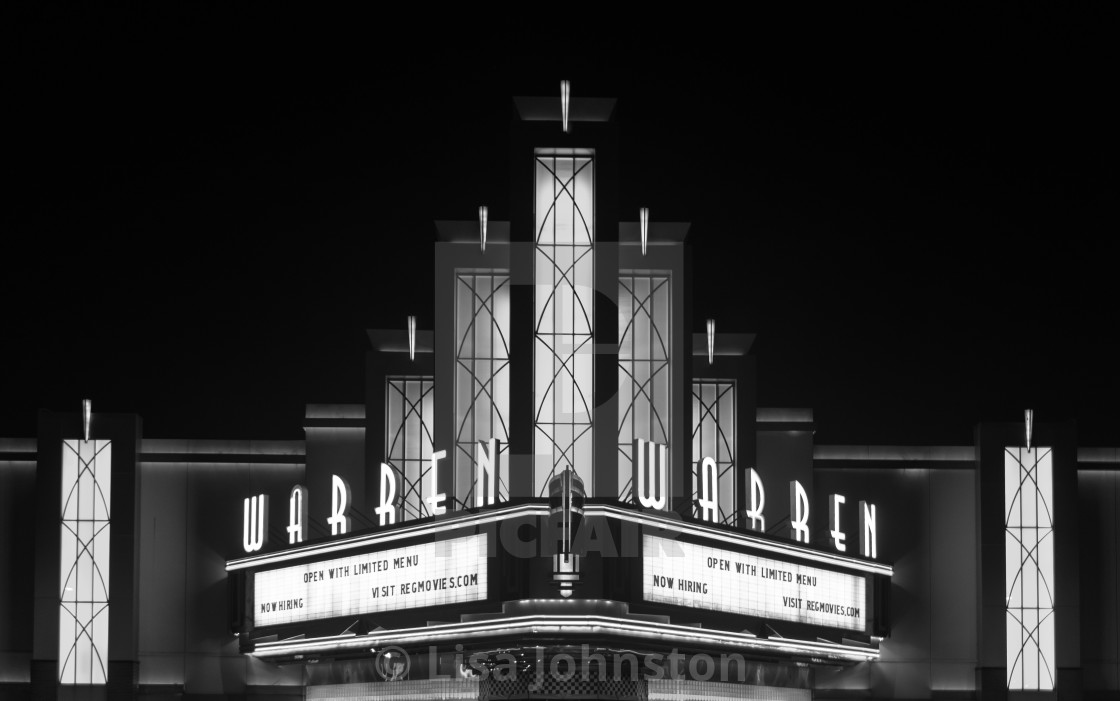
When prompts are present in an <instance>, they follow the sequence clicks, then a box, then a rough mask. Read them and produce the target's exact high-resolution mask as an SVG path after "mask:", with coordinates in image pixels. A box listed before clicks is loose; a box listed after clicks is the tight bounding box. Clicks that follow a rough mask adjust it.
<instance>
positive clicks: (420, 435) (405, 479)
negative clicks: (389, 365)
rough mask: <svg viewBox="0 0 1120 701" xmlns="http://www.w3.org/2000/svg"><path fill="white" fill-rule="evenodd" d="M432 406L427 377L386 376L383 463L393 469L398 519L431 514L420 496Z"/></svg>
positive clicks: (426, 481) (427, 465)
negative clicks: (395, 481) (394, 472)
mask: <svg viewBox="0 0 1120 701" xmlns="http://www.w3.org/2000/svg"><path fill="white" fill-rule="evenodd" d="M434 408H435V382H434V381H433V379H432V378H431V377H430V376H416V377H389V378H386V380H385V445H387V446H388V447H389V449H388V451H387V453H388V454H387V457H386V459H385V463H386V464H387V465H389V466H390V467H392V468H393V469H394V470H395V471H396V472H397V479H398V484H400V497H399V499H400V521H408V520H410V519H416V518H424V517H425V516H430V515H431V514H430V513H429V512H428V503H427V502H426V501H424V498H423V497H424V494H425V492H424V490H425V489H428V490H430V489H431V477H430V475H429V474H428V472H429V470H430V469H431V459H432V418H433V412H434ZM442 487H443V486H442V485H440V488H441V489H442ZM400 521H398V523H399V522H400Z"/></svg>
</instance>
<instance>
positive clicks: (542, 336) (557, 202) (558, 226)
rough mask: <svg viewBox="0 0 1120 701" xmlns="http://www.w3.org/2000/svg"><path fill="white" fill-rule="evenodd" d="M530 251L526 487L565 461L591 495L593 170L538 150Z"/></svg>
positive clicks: (540, 484) (541, 488)
mask: <svg viewBox="0 0 1120 701" xmlns="http://www.w3.org/2000/svg"><path fill="white" fill-rule="evenodd" d="M535 177H536V216H535V221H536V249H535V253H534V261H533V266H534V273H533V274H534V278H535V284H536V289H535V294H534V311H535V319H536V323H535V329H534V331H535V333H534V343H533V368H534V370H533V372H534V381H533V398H534V399H533V403H534V407H535V411H534V417H533V423H534V426H535V428H534V435H533V444H534V450H533V452H534V461H533V462H534V468H533V472H534V474H533V481H534V487H533V488H534V491H535V493H536V494H537V496H542V497H546V496H548V484H549V480H551V479H552V477H553V476H554V475H556V474H559V473H561V472H563V470H564V468H565V466H568V465H570V466H571V467H572V469H573V470H575V471H576V473H577V474H578V475H579V476H580V478H581V479H582V480H583V483H584V484H585V485H586V486H587V496H589V497H590V496H594V494H593V491H594V485H595V479H594V463H593V458H592V456H593V449H592V445H593V444H592V432H591V419H592V407H593V406H594V401H593V398H592V387H593V383H594V372H595V356H594V347H593V343H592V332H593V328H594V313H593V310H594V308H593V301H594V272H595V269H594V264H595V258H594V246H593V244H594V241H595V235H594V226H595V225H594V217H595V208H594V203H595V198H594V186H595V183H594V167H593V161H592V159H591V157H590V156H583V155H559V154H548V155H545V154H540V153H539V154H538V155H537V158H536V176H535Z"/></svg>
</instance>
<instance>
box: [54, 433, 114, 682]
mask: <svg viewBox="0 0 1120 701" xmlns="http://www.w3.org/2000/svg"><path fill="white" fill-rule="evenodd" d="M112 453H113V451H112V441H106V440H93V441H86V440H66V441H63V442H62V504H61V506H62V511H61V514H62V519H61V520H62V524H61V529H60V530H61V535H62V547H61V552H60V558H59V564H60V565H61V567H60V574H61V577H60V584H59V603H58V608H59V610H58V681H59V683H61V684H104V683H105V682H106V680H107V679H108V667H109V591H110V590H109V585H110V581H109V516H110V507H111V503H110V492H111V487H112V464H113V457H112Z"/></svg>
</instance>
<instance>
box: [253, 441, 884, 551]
mask: <svg viewBox="0 0 1120 701" xmlns="http://www.w3.org/2000/svg"><path fill="white" fill-rule="evenodd" d="M501 447H502V444H501V442H500V441H498V440H497V439H495V438H491V439H489V440H486V441H479V442H478V443H477V446H476V453H475V458H476V459H475V466H474V495H475V496H474V506H476V507H485V506H493V505H495V504H497V503H498V475H499V474H500V470H501ZM446 458H447V451H446V450H437V451H434V452H433V453H432V457H431V468H430V470H429V474H430V477H429V478H428V479H429V480H430V481H428V482H427V486H426V487H425V488H424V491H425V493H426V494H427V496H425V497H424V501H425V502H426V503H427V504H428V513H430V514H431V515H433V516H440V515H443V514H445V513H447V494H446V493H444V492H441V491H440V488H439V461H440V460H444V459H446ZM633 458H634V459H633V461H632V465H633V473H632V484H633V485H634V489H633V494H634V497H633V498H634V503H636V504H637V505H639V506H641V507H643V508H646V509H655V510H658V511H669V510H670V508H671V503H670V498H669V496H670V494H669V492H670V483H669V447H668V446H667V445H663V444H660V443H654V442H653V441H647V440H644V439H641V438H638V439H635V441H634V451H633ZM743 475H744V479H745V480H746V484H747V485H748V489H747V491H746V494H745V498H746V499H747V502H748V503H747V504H746V508H744V509H743V510H742V511H741V514H742V518H743V527H744V528H746V529H748V530H752V531H758V532H765V531H766V517H765V515H764V513H763V512H764V509H765V507H766V489H765V487H764V486H763V483H762V478H761V477H760V476H759V474H758V472H757V471H756V470H754V469H753V468H748V469H747V470H745V472H744V473H743ZM379 479H380V487H381V488H380V490H379V495H380V496H379V498H380V501H379V503H378V504H377V506H375V507H374V509H373V512H374V514H376V515H377V517H378V519H377V522H378V525H380V526H392V525H396V524H397V522H398V519H399V518H400V515H401V497H402V492H403V490H402V488H401V484H402V483H401V476H400V475H399V473H398V472H397V471H396V470H395V469H394V468H393V467H392V466H390V465H388V464H386V463H381V464H380V472H379ZM692 480H693V487H694V489H693V493H694V494H695V505H694V508H695V511H694V513H695V515H696V517H698V518H699V519H700V520H703V521H708V522H712V523H718V522H719V521H720V510H719V503H720V497H719V471H718V466H717V463H716V461H715V459H713V458H711V457H704V458H702V459H701V460H700V461H699V463H697V464H696V465H694V466H693V468H692ZM307 503H308V490H307V488H306V487H303V486H296V487H294V488H293V489H292V491H291V494H290V496H289V499H288V527H287V531H288V544H290V545H294V544H297V543H302V542H304V541H305V540H307ZM846 503H847V498H846V497H844V496H843V495H840V494H831V495H829V499H828V536H829V541H830V543H831V544H832V547H833V548H835V549H836V550H837V551H838V552H847V551H848V544H847V534H846V533H845V532H844V531H843V530H842V529H841V528H840V521H841V518H840V512H841V507H843V505H844V504H846ZM351 506H352V495H351V492H350V485H349V484H348V483H347V482H346V480H345V479H343V478H342V477H340V476H338V475H332V476H331V514H330V516H329V517H328V518H327V519H326V521H327V524H328V525H329V526H330V527H331V535H343V534H345V533H349V532H350V530H351V519H350V509H351ZM809 511H810V507H809V495H808V493H807V492H806V490H805V487H804V486H803V485H802V484H801V483H800V482H799V481H797V480H793V481H791V482H790V483H789V513H790V519H789V537H790V538H791V539H792V540H794V541H796V542H799V543H809V542H811V538H810V530H809ZM244 513H245V520H244V539H243V544H244V548H245V552H247V553H252V552H257V551H259V550H261V548H263V547H264V546H265V545H266V544H267V543H268V495H266V494H260V495H257V496H253V497H250V498H248V499H245V509H244ZM858 518H859V539H858V547H859V555H860V556H861V557H867V558H876V557H878V548H877V543H876V533H877V531H876V525H877V524H876V518H875V505H874V504H871V503H868V502H865V501H861V502H859V507H858Z"/></svg>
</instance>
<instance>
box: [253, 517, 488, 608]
mask: <svg viewBox="0 0 1120 701" xmlns="http://www.w3.org/2000/svg"><path fill="white" fill-rule="evenodd" d="M486 554H487V548H486V536H484V535H472V536H466V537H463V538H452V539H449V540H440V541H436V542H434V543H422V544H420V545H410V546H405V547H400V548H393V549H391V550H382V551H379V552H374V553H364V554H361V555H346V556H344V557H339V558H335V559H331V560H321V561H318V562H311V563H306V564H302V565H294V566H292V567H284V568H281V569H276V570H268V571H264V572H257V573H256V574H255V575H254V576H253V623H254V625H255V626H258V627H260V626H271V625H281V624H285V623H301V622H304V621H313V620H317V619H322V618H334V617H338V616H360V615H363V614H369V613H376V612H379V611H396V610H398V609H410V608H420V607H423V606H442V605H444V604H455V603H463V602H468V601H481V600H483V599H485V598H486V596H487V591H488V590H487V572H486V563H487V558H486Z"/></svg>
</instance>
